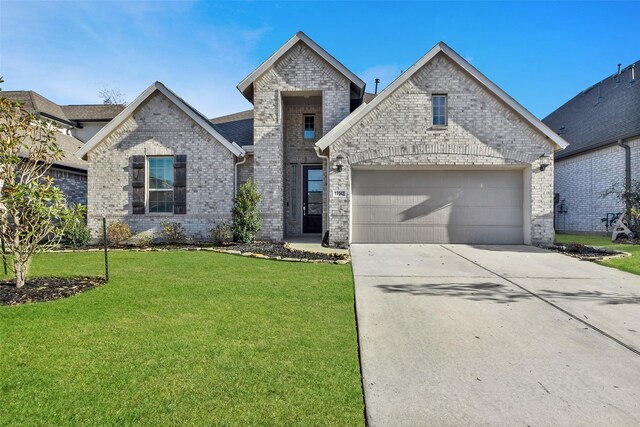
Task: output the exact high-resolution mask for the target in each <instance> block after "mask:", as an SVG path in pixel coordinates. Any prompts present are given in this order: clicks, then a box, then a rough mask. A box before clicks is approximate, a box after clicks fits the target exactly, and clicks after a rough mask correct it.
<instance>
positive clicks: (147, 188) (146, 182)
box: [144, 155, 175, 216]
mask: <svg viewBox="0 0 640 427" xmlns="http://www.w3.org/2000/svg"><path fill="white" fill-rule="evenodd" d="M160 157H169V158H171V159H173V161H174V162H175V158H174V157H175V156H171V155H158V156H146V158H145V166H146V168H145V170H146V173H145V180H144V188H145V212H146V214H147V215H152V216H173V215H174V213H173V202H174V200H175V195H174V192H173V187H171V190H151V188H150V186H149V173H150V172H151V167H150V166H149V160H150V159H157V158H160ZM152 191H171V195H172V201H171V207H172V209H171V212H151V211H150V210H149V208H150V203H151V198H150V197H149V193H151V192H152Z"/></svg>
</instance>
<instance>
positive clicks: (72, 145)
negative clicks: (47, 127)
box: [21, 132, 87, 171]
mask: <svg viewBox="0 0 640 427" xmlns="http://www.w3.org/2000/svg"><path fill="white" fill-rule="evenodd" d="M54 135H55V137H56V142H57V143H58V146H59V147H60V148H61V149H62V151H63V154H62V158H61V159H60V160H57V161H56V162H55V163H54V164H55V165H57V166H65V167H70V168H74V169H79V170H83V171H86V170H87V162H86V161H85V160H81V159H79V158H77V157H76V155H75V153H76V151H78V150H79V149H80V147H82V145H83V144H82V141H80V140H79V139H76V138H74V137H73V136H71V135H67V134H64V133H62V132H55V134H54ZM26 144H27V145H29V140H27V141H26ZM21 155H22V156H25V157H26V156H27V155H28V153H27V151H26V150H22V152H21Z"/></svg>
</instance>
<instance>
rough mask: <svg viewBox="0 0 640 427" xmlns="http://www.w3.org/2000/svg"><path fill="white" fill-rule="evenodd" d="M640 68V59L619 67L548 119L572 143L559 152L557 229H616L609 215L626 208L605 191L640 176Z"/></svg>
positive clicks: (590, 230)
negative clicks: (609, 221) (611, 223)
mask: <svg viewBox="0 0 640 427" xmlns="http://www.w3.org/2000/svg"><path fill="white" fill-rule="evenodd" d="M639 73H640V61H638V62H636V63H634V64H631V65H629V66H628V67H626V68H624V69H622V68H620V67H619V71H618V72H617V73H615V74H613V75H612V76H609V77H607V78H606V79H604V80H602V81H600V82H598V83H596V84H595V85H593V86H591V87H589V88H587V89H585V90H584V91H582V92H580V93H579V94H578V95H576V96H575V97H574V98H573V99H571V100H570V101H568V102H567V103H566V104H564V105H563V106H561V107H560V108H558V109H557V110H556V111H554V112H553V113H551V114H549V116H547V117H546V118H545V119H544V120H543V122H544V123H545V124H546V125H547V126H549V127H550V128H551V129H552V130H553V131H555V132H557V133H558V134H559V135H560V136H562V138H564V139H565V140H567V141H569V142H570V143H571V145H570V146H569V147H568V148H567V149H566V150H564V151H562V152H561V153H558V155H557V156H556V169H555V192H556V194H557V202H558V204H557V205H556V229H557V230H559V231H567V232H569V231H571V232H587V233H593V232H599V233H602V232H605V231H607V230H609V231H610V230H611V227H610V224H607V222H606V221H603V218H604V219H606V218H609V220H611V219H612V218H613V215H615V214H617V213H620V212H623V211H624V210H625V206H624V203H621V202H620V200H618V199H617V198H616V197H615V196H613V195H609V196H606V197H605V196H604V195H603V193H605V192H606V190H607V189H608V188H610V187H611V186H612V185H616V186H617V188H618V189H624V188H625V184H626V182H625V181H626V179H627V176H628V177H629V178H630V179H632V180H638V179H640V76H639V75H638V74H639ZM626 147H628V148H626ZM607 225H609V227H607Z"/></svg>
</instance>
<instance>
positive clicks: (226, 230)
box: [211, 221, 233, 245]
mask: <svg viewBox="0 0 640 427" xmlns="http://www.w3.org/2000/svg"><path fill="white" fill-rule="evenodd" d="M232 237H233V236H232V233H231V225H230V224H229V223H228V222H226V221H223V222H221V223H218V224H216V225H214V226H213V228H212V229H211V240H213V243H215V244H216V245H223V244H225V243H227V242H228V241H230V240H231V238H232Z"/></svg>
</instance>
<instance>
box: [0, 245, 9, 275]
mask: <svg viewBox="0 0 640 427" xmlns="http://www.w3.org/2000/svg"><path fill="white" fill-rule="evenodd" d="M0 242H2V265H3V266H4V275H5V276H6V275H7V274H8V273H7V252H5V249H4V239H3V238H2V237H0Z"/></svg>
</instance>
